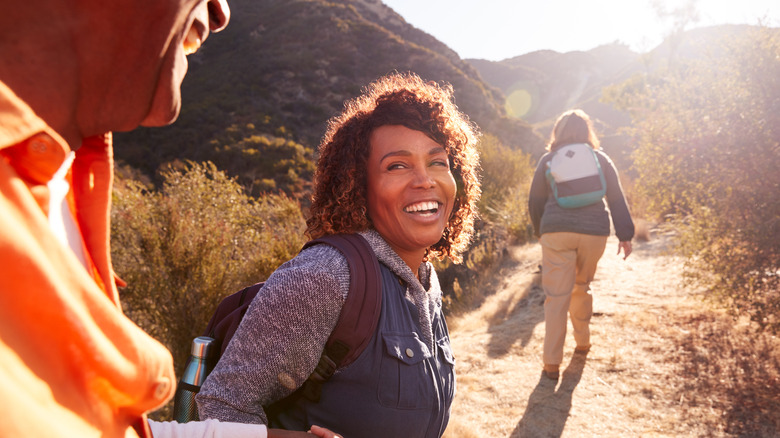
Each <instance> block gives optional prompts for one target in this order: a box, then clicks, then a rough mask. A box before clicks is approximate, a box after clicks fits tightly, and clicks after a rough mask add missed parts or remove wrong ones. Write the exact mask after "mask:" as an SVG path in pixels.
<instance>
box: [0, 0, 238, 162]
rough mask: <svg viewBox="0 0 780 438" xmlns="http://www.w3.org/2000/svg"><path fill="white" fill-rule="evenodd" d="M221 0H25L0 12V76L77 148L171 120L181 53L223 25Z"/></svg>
mask: <svg viewBox="0 0 780 438" xmlns="http://www.w3.org/2000/svg"><path fill="white" fill-rule="evenodd" d="M229 17H230V9H229V8H228V5H227V0H111V1H105V0H25V1H22V2H15V3H14V4H13V5H9V7H8V8H4V12H3V13H2V14H0V28H2V29H3V38H0V59H2V60H3V62H2V63H0V80H2V81H3V82H4V83H5V84H6V85H7V86H8V87H9V88H11V90H13V91H14V92H15V93H16V94H17V95H18V96H19V97H20V98H21V99H22V100H24V101H25V102H27V104H28V105H30V107H31V108H32V109H33V110H34V111H35V112H36V113H37V114H38V115H39V116H40V117H41V118H43V119H44V120H45V121H46V122H47V123H48V124H49V125H50V126H51V127H52V128H54V130H55V131H57V132H58V133H59V134H60V135H62V136H63V138H65V140H66V141H67V142H68V143H69V144H70V145H71V147H74V148H76V147H78V146H79V145H80V144H81V140H82V139H83V138H85V137H87V136H91V135H97V134H103V133H106V132H109V131H127V130H132V129H134V128H136V127H138V126H139V125H144V126H162V125H167V124H169V123H171V122H173V121H174V120H175V119H176V117H177V116H178V114H179V110H180V107H181V91H180V86H181V82H182V80H183V79H184V75H185V74H186V72H187V58H186V54H187V53H191V52H193V51H195V50H197V49H198V47H200V44H201V43H202V42H203V40H205V39H206V37H207V36H208V35H209V32H217V31H219V30H221V29H222V28H224V27H225V25H227V22H228V19H229Z"/></svg>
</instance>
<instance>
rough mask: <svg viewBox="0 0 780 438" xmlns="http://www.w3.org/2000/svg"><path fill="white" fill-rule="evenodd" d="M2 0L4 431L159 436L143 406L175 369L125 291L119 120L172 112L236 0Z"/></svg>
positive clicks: (164, 395)
mask: <svg viewBox="0 0 780 438" xmlns="http://www.w3.org/2000/svg"><path fill="white" fill-rule="evenodd" d="M1 1H2V5H0V9H2V11H3V12H2V13H0V32H1V33H2V37H0V59H2V62H0V375H2V379H0V412H2V421H0V436H2V437H67V438H72V437H82V436H104V437H136V436H142V437H143V436H151V431H150V428H149V423H148V422H147V420H146V417H145V414H146V412H148V411H149V410H151V409H155V408H157V407H159V406H160V405H162V404H163V403H165V402H166V401H167V400H168V399H169V398H170V397H171V396H172V395H173V391H174V389H175V385H176V382H175V376H174V373H173V366H172V360H171V356H170V353H169V352H168V351H167V350H166V349H165V348H164V347H163V346H162V345H161V344H159V343H158V342H157V341H155V340H154V339H152V338H151V337H149V336H148V335H147V334H146V333H144V332H143V331H142V330H141V329H140V328H138V327H137V326H136V325H135V324H134V323H133V322H131V321H130V320H129V319H128V318H126V317H125V316H124V315H123V314H122V311H121V306H120V304H119V296H118V293H117V284H116V282H117V281H119V280H117V279H116V278H115V276H114V272H113V269H112V266H111V260H110V251H109V229H110V227H109V212H110V199H111V182H112V178H113V161H112V146H111V134H110V132H111V131H113V130H130V129H133V128H135V127H137V126H138V125H144V126H163V125H167V124H169V123H171V122H173V121H174V120H175V119H176V117H177V116H178V113H179V109H180V105H181V98H180V85H181V81H182V79H183V78H184V75H185V73H186V70H187V58H186V55H187V54H189V53H192V52H194V51H196V50H197V49H198V48H199V47H200V45H201V43H202V42H203V41H204V40H205V39H206V37H207V36H208V35H209V32H210V31H211V32H217V31H219V30H221V29H222V28H223V27H224V26H225V25H226V24H227V22H228V19H229V14H230V11H229V9H228V5H227V3H226V0H112V1H104V0H24V1H14V2H11V1H10V0H1ZM191 426H193V427H194V428H193V429H191V430H194V429H197V427H198V425H191ZM207 428H210V430H216V429H218V427H216V428H215V425H213V424H210V425H208V427H207ZM201 429H206V428H204V427H201ZM160 430H162V431H163V432H161V433H159V435H167V436H209V435H207V434H205V433H201V432H203V431H202V430H201V431H199V432H198V433H199V434H198V435H196V434H195V433H189V432H188V430H190V429H183V428H178V429H177V428H176V427H166V428H162V429H160ZM177 430H178V431H177ZM228 431H230V432H231V433H232V431H233V430H231V429H224V430H223V431H222V432H220V433H226V432H228ZM261 432H262V433H261V434H258V433H257V430H256V429H254V430H253V431H252V433H254V434H255V436H265V430H263V431H261ZM317 433H318V435H320V436H333V435H332V434H330V435H326V431H321V430H318V431H317ZM269 435H270V436H273V432H272V431H269ZM211 436H218V434H216V433H215V434H214V435H211ZM245 436H248V435H245ZM310 436H311V435H310Z"/></svg>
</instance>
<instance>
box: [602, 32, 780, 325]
mask: <svg viewBox="0 0 780 438" xmlns="http://www.w3.org/2000/svg"><path fill="white" fill-rule="evenodd" d="M694 48H696V47H694ZM696 49H698V50H699V52H698V53H700V56H699V57H697V58H694V59H690V58H689V59H675V60H674V61H675V62H674V63H672V64H670V65H669V67H668V68H666V69H664V70H662V71H658V72H655V73H652V74H648V75H644V76H638V77H636V78H634V79H632V80H631V81H630V82H628V83H626V84H624V86H622V87H620V88H618V89H613V90H612V91H611V96H612V98H613V100H615V101H617V102H620V103H621V104H622V105H623V107H624V108H626V109H629V110H630V111H631V112H632V118H633V119H634V128H635V130H634V135H635V138H636V141H637V150H636V152H635V155H634V158H635V163H634V166H635V167H634V170H635V171H636V173H637V174H638V175H639V177H638V180H637V182H636V183H637V191H639V192H641V193H642V195H643V196H644V197H646V198H647V199H648V203H647V208H648V210H649V212H651V213H654V214H655V215H657V216H658V217H664V218H667V219H672V220H673V221H674V223H675V224H676V225H677V226H678V227H679V229H680V233H681V238H680V245H679V248H678V249H679V250H680V251H681V252H682V254H683V255H684V256H685V257H686V267H687V269H686V278H687V279H688V280H689V281H691V282H694V283H696V284H699V285H703V286H705V287H707V288H708V289H709V290H710V291H711V294H710V295H709V296H710V297H712V298H713V299H715V300H716V301H717V302H719V303H722V304H724V305H725V306H726V307H727V308H728V309H729V310H730V311H731V312H732V313H733V314H734V315H735V316H737V315H747V316H749V317H750V318H751V319H752V320H753V321H754V322H756V323H757V326H758V327H760V328H762V329H769V330H771V331H774V332H778V331H780V317H778V315H780V245H779V243H780V220H778V218H779V217H780V200H779V199H778V194H780V172H778V171H777V169H778V168H780V33H778V31H777V29H771V28H764V27H759V28H757V29H754V30H752V31H748V32H746V33H744V34H743V35H741V36H739V37H732V38H730V39H724V40H723V41H722V42H721V43H720V44H718V45H717V46H709V47H699V48H696Z"/></svg>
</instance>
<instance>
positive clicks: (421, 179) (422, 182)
mask: <svg viewBox="0 0 780 438" xmlns="http://www.w3.org/2000/svg"><path fill="white" fill-rule="evenodd" d="M414 185H415V187H423V188H430V187H433V186H434V185H436V180H435V179H434V178H433V176H432V175H431V173H430V172H428V169H427V168H424V169H420V170H417V171H416V172H415V173H414Z"/></svg>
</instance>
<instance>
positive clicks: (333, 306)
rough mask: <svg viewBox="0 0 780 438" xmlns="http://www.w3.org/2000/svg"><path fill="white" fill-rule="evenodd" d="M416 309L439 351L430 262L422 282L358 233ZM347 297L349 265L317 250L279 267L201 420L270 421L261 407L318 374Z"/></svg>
mask: <svg viewBox="0 0 780 438" xmlns="http://www.w3.org/2000/svg"><path fill="white" fill-rule="evenodd" d="M361 234H362V235H363V237H365V238H366V240H367V241H368V243H369V244H370V245H371V248H372V249H373V250H374V253H375V254H376V255H377V258H378V259H379V262H380V263H382V264H384V265H385V266H387V267H388V268H390V270H391V271H392V272H393V273H395V274H396V275H397V276H398V277H399V278H400V279H401V280H403V282H404V284H407V285H408V286H407V291H406V294H407V297H408V299H409V300H411V301H412V302H413V303H415V305H416V307H417V310H418V312H419V317H420V327H421V328H422V333H420V335H421V337H422V338H423V340H424V342H425V343H426V344H428V348H429V349H430V351H434V347H433V342H434V341H433V332H432V329H431V320H432V318H431V315H434V314H435V312H441V288H440V286H439V281H438V278H437V277H436V273H435V271H434V270H433V267H432V265H431V264H430V263H423V264H422V265H420V270H419V274H420V279H422V280H423V282H422V283H421V282H420V281H419V280H417V277H416V276H415V275H414V274H413V273H412V271H411V269H409V267H408V266H407V265H406V264H405V263H404V262H403V260H401V258H400V257H399V256H398V255H397V254H396V253H395V252H394V251H393V250H392V249H391V248H390V246H389V245H388V244H387V243H386V242H385V241H384V239H382V237H380V235H379V234H378V233H377V232H375V231H366V232H364V233H361ZM348 292H349V266H348V265H347V260H346V258H345V257H344V256H343V255H342V254H341V253H340V252H339V251H338V250H336V249H335V248H333V247H331V246H329V245H315V246H313V247H311V248H307V249H306V250H303V251H301V253H300V254H299V255H298V256H296V257H295V258H293V259H292V260H290V261H288V262H287V263H285V264H283V265H282V266H280V267H279V269H277V270H276V271H275V272H274V273H273V274H272V275H271V276H270V277H269V278H268V280H267V281H266V283H265V286H264V287H263V288H262V289H261V291H260V293H259V294H258V295H257V297H256V298H255V299H254V300H253V302H252V303H251V305H250V306H249V309H248V310H247V313H246V315H245V316H244V319H243V320H242V322H241V325H240V326H239V328H238V330H237V331H236V334H235V335H234V337H233V338H232V340H231V342H230V344H229V345H228V347H227V349H226V350H225V353H224V355H223V356H222V358H221V359H220V361H219V363H218V364H217V366H216V367H215V369H214V371H212V373H211V374H210V375H209V377H208V378H207V379H206V382H205V383H204V384H203V387H202V388H201V391H200V393H199V394H198V396H197V398H196V400H197V403H198V410H199V413H200V418H201V419H207V418H216V419H219V420H221V421H232V422H239V423H264V424H267V423H268V420H267V417H266V414H265V411H264V410H263V405H268V404H270V403H272V402H274V401H277V400H280V399H282V398H284V397H286V396H287V395H289V394H291V393H292V392H293V391H295V390H296V389H297V388H298V387H300V386H301V385H302V384H303V382H304V381H305V380H306V378H307V377H308V376H309V375H310V374H311V372H312V371H313V370H314V367H315V366H316V365H317V362H318V361H319V358H320V354H321V353H322V350H323V349H324V347H325V342H326V341H327V339H328V337H329V336H330V333H331V331H332V330H333V328H334V327H335V326H336V321H337V320H338V316H339V312H340V311H341V306H342V305H343V304H344V299H345V297H346V295H347V294H348Z"/></svg>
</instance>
